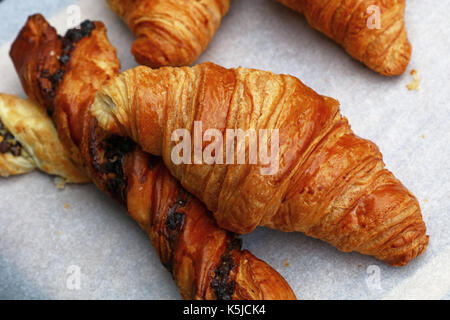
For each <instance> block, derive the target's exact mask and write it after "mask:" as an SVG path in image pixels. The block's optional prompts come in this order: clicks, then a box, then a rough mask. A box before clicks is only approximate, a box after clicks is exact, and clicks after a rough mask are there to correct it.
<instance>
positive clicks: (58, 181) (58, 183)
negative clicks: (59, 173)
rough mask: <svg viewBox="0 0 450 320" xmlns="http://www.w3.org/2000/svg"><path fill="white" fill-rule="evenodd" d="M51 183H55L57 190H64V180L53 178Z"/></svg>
mask: <svg viewBox="0 0 450 320" xmlns="http://www.w3.org/2000/svg"><path fill="white" fill-rule="evenodd" d="M53 182H54V183H55V185H56V188H57V189H64V188H65V186H66V180H64V179H63V178H61V177H55V179H54V180H53Z"/></svg>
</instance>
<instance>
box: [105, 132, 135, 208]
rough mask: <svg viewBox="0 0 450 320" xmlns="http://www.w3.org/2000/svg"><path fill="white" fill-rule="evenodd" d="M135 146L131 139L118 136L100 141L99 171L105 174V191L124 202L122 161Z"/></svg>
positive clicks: (125, 183)
mask: <svg viewBox="0 0 450 320" xmlns="http://www.w3.org/2000/svg"><path fill="white" fill-rule="evenodd" d="M135 146H136V144H135V143H134V142H133V141H132V140H131V139H129V138H125V137H119V136H110V137H108V138H106V139H105V140H103V141H102V147H103V150H104V154H103V158H104V162H103V163H102V164H101V165H100V166H99V171H100V172H101V173H103V174H105V176H106V183H105V185H106V189H107V191H108V192H109V193H110V194H111V195H112V196H113V197H114V198H116V199H118V200H119V201H121V202H122V203H126V187H127V181H126V176H125V173H124V171H123V161H124V159H125V156H126V155H127V154H128V153H130V152H133V151H134V148H135Z"/></svg>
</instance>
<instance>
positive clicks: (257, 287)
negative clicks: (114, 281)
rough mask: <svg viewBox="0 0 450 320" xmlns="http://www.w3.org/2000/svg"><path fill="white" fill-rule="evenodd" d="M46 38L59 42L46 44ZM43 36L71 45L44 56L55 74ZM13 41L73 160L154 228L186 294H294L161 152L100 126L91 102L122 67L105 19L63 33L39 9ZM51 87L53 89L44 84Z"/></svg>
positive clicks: (32, 90)
mask: <svg viewBox="0 0 450 320" xmlns="http://www.w3.org/2000/svg"><path fill="white" fill-rule="evenodd" d="M44 31H45V32H44ZM47 39H54V43H53V44H48V43H47ZM44 43H46V44H47V45H51V46H54V47H56V48H59V49H58V50H63V49H61V47H63V48H64V46H67V48H70V50H68V51H67V52H68V55H69V57H68V59H65V58H64V59H62V61H61V56H60V57H58V56H54V58H53V61H47V63H50V64H51V65H55V66H57V68H55V69H54V73H53V74H61V77H58V78H57V80H54V76H53V74H50V75H49V74H48V72H44V75H43V74H42V68H40V67H39V63H38V61H37V60H36V59H39V57H41V56H42V52H43V50H46V49H45V46H43V44H44ZM12 48H13V49H12V50H11V57H12V60H13V62H14V65H15V67H16V70H17V71H18V74H19V77H20V78H21V81H22V84H23V86H24V89H25V91H26V92H27V94H28V95H29V96H30V97H35V98H36V99H38V100H42V101H45V100H48V101H49V102H50V104H49V105H47V107H48V109H49V110H52V111H53V112H52V114H53V118H54V121H55V124H56V126H57V127H58V131H59V133H60V136H61V137H63V142H64V143H65V144H66V146H67V147H68V148H70V149H71V150H72V155H73V157H74V159H76V160H77V161H80V162H81V164H82V165H83V166H84V167H85V168H86V170H87V172H88V173H89V175H90V177H91V178H92V180H93V182H94V183H95V184H96V185H97V186H98V187H99V188H100V189H101V190H104V191H105V192H106V193H107V194H109V195H110V196H112V197H114V198H116V199H117V200H119V201H120V202H121V203H123V204H124V205H125V206H126V207H127V209H128V212H129V214H130V215H131V217H132V218H133V219H134V220H136V221H137V223H138V224H139V225H140V226H141V228H142V229H143V230H144V231H145V232H146V233H147V234H148V235H149V237H150V239H151V242H152V244H153V246H154V247H155V249H156V251H157V253H158V255H159V258H160V260H161V262H162V263H163V264H164V266H165V267H166V268H167V269H168V270H169V271H170V272H171V273H172V275H173V278H174V281H175V283H176V284H177V286H178V289H179V291H180V293H181V296H182V297H183V298H185V299H295V295H294V293H293V292H292V289H291V288H290V287H289V285H288V284H287V282H286V281H285V280H284V279H283V277H282V276H281V275H280V274H279V273H278V272H277V271H275V270H274V269H273V268H271V267H270V266H269V265H268V264H267V263H265V262H264V261H261V260H259V259H257V258H256V257H255V256H254V255H252V254H251V253H250V252H249V251H247V250H241V248H240V242H239V240H238V239H237V238H236V236H235V235H234V234H233V233H231V232H227V231H225V230H223V229H221V228H219V227H218V226H217V224H216V223H215V221H214V219H213V217H212V214H211V213H210V212H208V211H207V209H206V208H205V206H204V205H203V204H201V202H199V201H198V200H197V199H195V198H194V197H193V196H191V195H190V194H189V193H187V192H186V191H184V190H183V188H182V187H181V186H180V185H179V184H178V183H177V181H176V180H175V179H174V178H173V177H172V176H171V175H170V173H169V172H168V170H167V168H166V167H165V166H164V164H163V162H162V160H161V159H160V158H157V157H154V156H152V155H149V154H147V153H144V152H143V151H142V150H141V149H140V148H139V147H138V146H136V145H135V143H134V142H132V141H131V140H130V139H127V138H122V137H118V136H115V135H109V134H108V133H106V132H104V131H103V130H102V129H101V128H100V127H98V125H97V121H96V119H95V118H93V117H92V116H91V114H90V110H89V109H88V108H87V107H88V106H89V105H90V104H91V103H92V101H93V99H94V95H95V92H96V90H97V88H98V87H99V86H100V85H101V84H102V83H104V82H105V81H106V80H108V79H109V78H110V77H112V76H114V75H116V74H117V73H118V71H119V61H118V59H117V57H116V54H115V49H114V48H113V47H112V46H111V44H110V43H109V41H108V39H107V37H106V30H105V27H104V25H103V24H102V23H101V22H95V23H92V22H85V23H83V24H82V26H81V28H77V29H73V30H69V32H68V33H67V34H66V36H65V37H61V38H59V37H57V36H56V31H55V29H53V28H51V27H50V26H49V25H48V23H47V22H46V21H45V19H44V18H43V17H42V16H41V15H34V16H31V17H30V18H29V20H28V21H27V23H26V25H25V26H24V28H23V29H22V31H21V32H20V34H19V36H18V37H17V39H16V40H15V42H14V43H13V46H12ZM14 48H22V49H23V50H15V49H14ZM63 51H64V50H63ZM58 59H59V60H58ZM58 61H59V62H58ZM23 63H25V65H24V64H23ZM36 65H37V66H38V67H33V68H30V66H36ZM26 70H27V71H26ZM51 79H53V81H51ZM47 81H50V82H51V83H48V82H47ZM33 83H42V86H35V85H32V84H33ZM48 87H51V88H52V90H51V91H48V90H45V88H48Z"/></svg>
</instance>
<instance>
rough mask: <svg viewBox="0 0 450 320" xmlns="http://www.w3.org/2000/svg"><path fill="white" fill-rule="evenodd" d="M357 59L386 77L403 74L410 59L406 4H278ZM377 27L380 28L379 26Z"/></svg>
mask: <svg viewBox="0 0 450 320" xmlns="http://www.w3.org/2000/svg"><path fill="white" fill-rule="evenodd" d="M277 1H278V2H281V3H282V4H284V5H286V6H288V7H289V8H291V9H294V10H295V11H298V12H301V13H303V14H304V15H305V17H306V20H308V22H309V24H310V25H311V26H312V27H313V28H315V29H317V30H319V31H320V32H322V33H324V34H325V35H327V36H328V37H330V38H331V39H333V40H334V41H336V42H337V43H339V44H340V45H342V46H343V47H344V48H345V50H346V51H347V52H348V53H349V54H350V55H351V56H352V57H353V58H355V59H357V60H359V61H361V62H363V63H364V64H365V65H366V66H368V67H369V68H370V69H372V70H374V71H376V72H379V73H381V74H383V75H385V76H395V75H400V74H402V73H403V72H404V71H405V70H406V68H407V67H408V64H409V60H410V58H411V44H410V42H409V41H408V37H407V34H406V27H405V19H404V13H405V0H345V1H342V0H331V1H330V0H277ZM377 24H378V25H377Z"/></svg>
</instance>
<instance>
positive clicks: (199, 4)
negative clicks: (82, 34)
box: [107, 0, 230, 68]
mask: <svg viewBox="0 0 450 320" xmlns="http://www.w3.org/2000/svg"><path fill="white" fill-rule="evenodd" d="M107 2H108V4H109V6H110V7H111V9H112V10H113V11H115V12H116V13H117V14H118V15H119V16H120V17H121V18H122V19H123V20H124V21H125V22H126V23H127V24H128V26H129V28H130V30H131V31H132V32H133V34H134V35H135V36H136V38H137V39H136V41H135V42H134V43H133V47H132V49H131V51H132V53H133V55H134V57H135V58H136V61H137V62H138V63H140V64H143V65H147V66H149V67H153V68H158V67H162V66H185V65H191V64H192V63H194V61H195V60H197V58H198V57H199V56H200V54H201V53H202V52H203V51H204V50H205V49H206V47H207V46H208V44H209V42H210V41H211V39H212V38H213V36H214V34H215V32H216V31H217V29H218V28H219V25H220V22H221V20H222V18H223V16H224V15H225V14H226V13H227V12H228V9H229V6H230V0H197V1H191V0H107Z"/></svg>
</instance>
